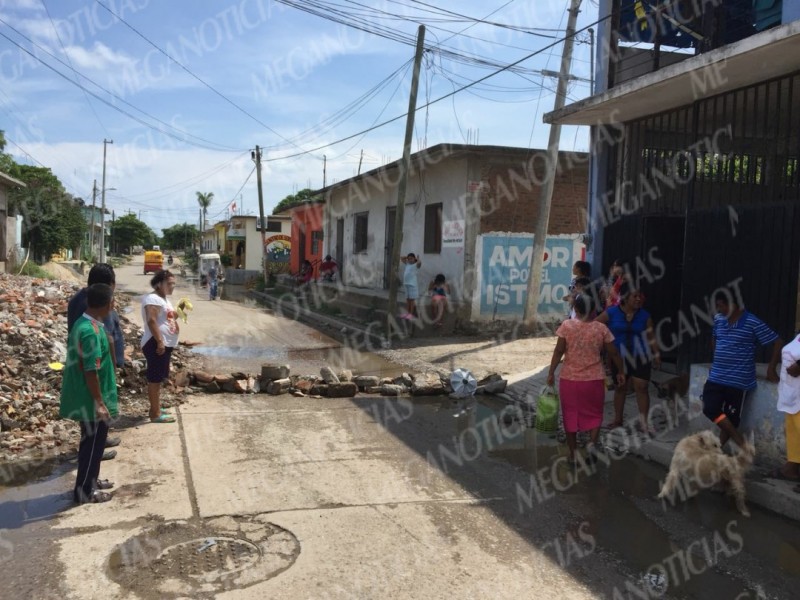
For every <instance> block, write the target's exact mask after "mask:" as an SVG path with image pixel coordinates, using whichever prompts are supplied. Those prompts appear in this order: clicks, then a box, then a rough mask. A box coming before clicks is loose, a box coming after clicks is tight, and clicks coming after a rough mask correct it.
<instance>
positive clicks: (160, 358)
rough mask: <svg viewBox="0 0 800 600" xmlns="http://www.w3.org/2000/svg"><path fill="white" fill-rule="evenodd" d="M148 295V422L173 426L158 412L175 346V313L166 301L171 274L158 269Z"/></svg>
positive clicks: (144, 344)
mask: <svg viewBox="0 0 800 600" xmlns="http://www.w3.org/2000/svg"><path fill="white" fill-rule="evenodd" d="M150 286H151V287H152V288H153V291H152V293H150V294H147V295H146V296H145V297H144V298H142V322H143V324H144V334H143V335H142V344H141V346H142V352H144V356H145V358H146V359H147V399H148V400H149V401H150V422H152V423H174V422H175V417H174V416H172V415H170V414H168V413H166V412H164V411H162V410H161V385H162V383H163V382H164V381H165V380H166V379H167V378H168V377H169V365H170V358H171V356H172V350H173V349H174V348H175V346H177V345H178V335H179V334H180V326H179V325H178V313H177V312H175V309H174V308H173V306H172V303H171V302H170V301H169V298H168V296H171V295H172V291H173V290H174V289H175V275H173V274H172V273H170V272H169V271H166V270H162V271H159V272H158V273H156V274H155V275H154V276H153V278H152V279H151V280H150Z"/></svg>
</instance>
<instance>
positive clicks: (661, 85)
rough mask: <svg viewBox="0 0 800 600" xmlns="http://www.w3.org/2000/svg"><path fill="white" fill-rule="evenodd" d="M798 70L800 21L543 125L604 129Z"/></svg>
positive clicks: (556, 114)
mask: <svg viewBox="0 0 800 600" xmlns="http://www.w3.org/2000/svg"><path fill="white" fill-rule="evenodd" d="M799 70H800V21H793V22H792V23H787V24H786V25H781V26H780V27H775V28H774V29H769V30H767V31H763V32H761V33H757V34H755V35H752V36H750V37H748V38H745V39H743V40H740V41H738V42H736V43H734V44H728V45H727V46H723V47H722V48H717V49H716V50H712V51H710V52H706V53H705V54H700V55H697V56H693V57H691V58H688V59H686V60H684V61H682V62H679V63H676V64H673V65H669V66H667V67H664V68H663V69H659V70H658V71H654V72H653V73H648V74H646V75H642V76H641V77H637V78H636V79H632V80H631V81H626V82H625V83H621V84H619V85H617V86H615V87H613V88H612V89H610V90H609V91H607V92H604V93H602V94H597V95H596V96H591V97H589V98H586V99H585V100H581V101H580V102H575V103H574V104H570V105H569V106H565V107H564V108H562V109H560V110H556V111H552V112H549V113H547V114H545V115H544V122H545V123H560V124H562V125H600V124H608V123H615V122H616V123H619V122H627V121H635V120H636V119H639V118H642V117H646V116H649V115H654V114H658V113H661V112H664V111H667V110H672V109H675V108H679V107H681V106H686V105H688V104H691V103H692V102H694V101H696V100H699V99H701V98H706V97H710V96H716V95H717V94H721V93H723V92H728V91H730V90H735V89H738V88H742V87H746V86H748V85H751V84H756V83H759V82H761V81H766V80H768V79H773V78H775V77H781V76H783V75H788V74H790V73H794V72H795V71H799Z"/></svg>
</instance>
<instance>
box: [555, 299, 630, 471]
mask: <svg viewBox="0 0 800 600" xmlns="http://www.w3.org/2000/svg"><path fill="white" fill-rule="evenodd" d="M573 308H574V309H575V316H576V318H575V319H567V320H566V321H564V322H563V323H562V324H561V326H560V327H559V328H558V329H557V330H556V335H557V336H558V343H557V344H556V348H555V350H554V351H553V359H552V360H551V361H550V372H549V373H548V375H547V384H548V385H551V386H552V385H553V384H554V383H555V372H556V367H558V365H559V363H560V362H561V359H562V357H563V358H564V365H563V366H562V367H561V372H560V373H559V385H558V390H559V394H558V395H559V398H560V401H561V415H562V417H563V420H564V430H565V432H566V434H567V446H568V447H569V462H570V464H574V463H575V449H576V446H577V433H578V431H589V435H590V439H591V445H590V446H589V456H590V460H592V459H594V457H595V454H596V452H597V446H596V445H597V438H598V435H599V434H600V425H601V424H602V422H603V403H604V401H605V384H604V379H605V369H604V367H603V359H602V354H601V353H602V351H603V349H604V348H605V350H606V352H608V354H609V356H611V359H612V360H613V361H614V364H615V365H617V367H618V368H619V369H618V371H617V373H618V375H617V381H618V383H619V384H620V385H623V384H624V383H625V374H624V371H623V370H622V368H621V367H622V359H621V358H620V355H619V352H617V349H616V347H615V346H614V343H613V342H614V336H613V335H612V334H611V332H610V331H609V330H608V327H606V326H605V325H603V324H602V323H598V322H597V321H589V320H588V319H587V315H588V314H589V313H590V312H591V299H590V298H589V296H587V295H585V294H577V295H576V296H575V303H574V305H573Z"/></svg>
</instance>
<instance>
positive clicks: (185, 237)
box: [161, 223, 200, 249]
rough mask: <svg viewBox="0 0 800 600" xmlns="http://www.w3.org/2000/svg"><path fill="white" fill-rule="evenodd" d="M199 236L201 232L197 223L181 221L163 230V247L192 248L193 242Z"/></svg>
mask: <svg viewBox="0 0 800 600" xmlns="http://www.w3.org/2000/svg"><path fill="white" fill-rule="evenodd" d="M199 236H200V233H199V232H198V231H197V227H196V226H195V225H189V224H187V223H179V224H177V225H173V226H172V227H167V228H166V229H164V230H162V232H161V241H162V242H163V243H162V248H169V249H177V248H184V249H186V248H191V247H192V244H193V242H194V241H195V240H197V238H198V237H199Z"/></svg>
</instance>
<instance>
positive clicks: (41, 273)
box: [20, 260, 55, 279]
mask: <svg viewBox="0 0 800 600" xmlns="http://www.w3.org/2000/svg"><path fill="white" fill-rule="evenodd" d="M20 275H27V276H28V277H37V278H39V279H55V277H53V276H52V275H50V273H48V272H47V271H45V270H44V269H43V268H42V267H40V266H39V265H37V264H36V263H35V262H32V261H30V260H29V261H28V262H26V263H25V266H24V267H22V272H21V273H20Z"/></svg>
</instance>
